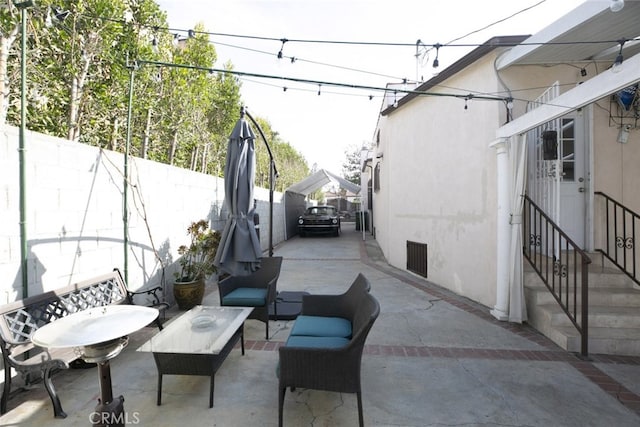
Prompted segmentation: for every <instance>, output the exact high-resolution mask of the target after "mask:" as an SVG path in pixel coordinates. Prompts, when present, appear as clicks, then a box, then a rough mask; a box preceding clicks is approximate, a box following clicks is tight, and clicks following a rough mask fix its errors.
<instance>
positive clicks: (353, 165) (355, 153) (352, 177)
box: [342, 144, 362, 185]
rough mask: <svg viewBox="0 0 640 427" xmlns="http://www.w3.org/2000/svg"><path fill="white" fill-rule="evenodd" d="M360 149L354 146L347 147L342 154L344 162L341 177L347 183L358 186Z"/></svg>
mask: <svg viewBox="0 0 640 427" xmlns="http://www.w3.org/2000/svg"><path fill="white" fill-rule="evenodd" d="M361 151H362V147H358V146H356V145H354V144H352V145H350V146H348V147H347V149H346V150H345V152H344V155H345V161H344V163H342V176H343V177H344V179H346V180H347V181H350V182H353V183H354V184H357V185H360V175H361V170H360V152H361Z"/></svg>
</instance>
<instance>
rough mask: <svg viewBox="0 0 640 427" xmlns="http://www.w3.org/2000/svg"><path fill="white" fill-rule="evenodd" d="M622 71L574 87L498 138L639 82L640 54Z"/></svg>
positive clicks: (505, 128)
mask: <svg viewBox="0 0 640 427" xmlns="http://www.w3.org/2000/svg"><path fill="white" fill-rule="evenodd" d="M618 68H619V71H618V70H616V71H617V72H613V71H612V70H611V69H609V70H606V71H604V72H602V73H600V74H598V75H597V76H595V77H593V78H591V79H589V80H587V81H585V82H584V83H582V84H580V85H578V86H576V87H575V88H573V89H571V90H569V91H567V92H565V93H563V94H562V95H560V96H558V97H556V98H554V99H553V100H552V101H551V103H548V104H544V105H542V106H540V107H538V108H536V109H534V110H532V111H530V112H528V113H526V114H524V115H522V116H520V117H518V118H517V119H515V120H513V121H511V122H509V123H507V124H506V125H504V126H502V127H500V128H499V129H498V130H497V131H496V137H497V138H509V137H511V136H513V135H519V134H523V133H525V132H527V131H529V130H531V129H533V128H535V127H537V126H540V125H542V124H544V123H547V122H549V121H551V120H553V119H556V118H558V117H561V116H563V115H565V114H567V113H569V112H571V111H574V110H577V109H579V108H582V107H585V106H587V105H589V104H591V103H593V102H595V101H597V100H598V99H601V98H604V97H606V96H610V95H612V94H614V93H616V92H618V91H619V90H621V89H624V88H626V87H628V86H631V85H634V84H636V83H638V82H640V54H638V55H635V56H634V57H632V58H629V59H625V60H624V62H623V63H622V65H620V66H619V67H618Z"/></svg>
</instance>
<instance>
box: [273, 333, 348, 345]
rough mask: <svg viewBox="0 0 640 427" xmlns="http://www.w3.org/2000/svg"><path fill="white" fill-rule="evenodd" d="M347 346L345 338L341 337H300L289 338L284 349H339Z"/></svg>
mask: <svg viewBox="0 0 640 427" xmlns="http://www.w3.org/2000/svg"><path fill="white" fill-rule="evenodd" d="M347 344H349V340H348V339H347V338H342V337H302V336H295V335H293V336H291V335H290V336H289V339H287V343H286V344H285V346H286V347H306V348H341V347H344V346H346V345H347Z"/></svg>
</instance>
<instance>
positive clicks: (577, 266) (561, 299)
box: [523, 196, 591, 357]
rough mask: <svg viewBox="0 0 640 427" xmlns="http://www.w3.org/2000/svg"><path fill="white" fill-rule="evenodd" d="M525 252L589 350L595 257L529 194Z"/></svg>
mask: <svg viewBox="0 0 640 427" xmlns="http://www.w3.org/2000/svg"><path fill="white" fill-rule="evenodd" d="M523 236H524V242H523V253H524V256H525V258H527V260H529V262H530V263H531V265H532V266H533V268H534V270H535V271H536V272H537V273H538V275H539V276H540V278H541V279H542V281H543V282H544V284H545V286H546V287H547V289H549V291H550V292H551V293H552V294H553V296H554V298H555V300H556V301H557V302H558V304H560V307H562V310H563V311H564V312H565V313H566V314H567V316H568V317H569V319H570V320H571V323H573V325H574V326H575V328H576V329H577V331H578V333H579V334H580V353H581V355H582V356H583V357H587V355H588V350H589V348H588V347H589V345H588V342H589V264H591V258H589V256H588V255H587V254H586V253H585V252H584V251H583V250H582V249H580V247H579V246H578V245H577V244H576V243H575V242H573V240H571V238H569V236H568V235H567V234H566V233H565V232H563V231H562V230H561V229H560V227H558V225H557V224H556V223H555V222H553V220H552V219H551V218H549V216H548V215H547V214H545V213H544V212H543V211H542V210H541V209H540V208H539V207H538V206H537V205H536V204H535V203H534V202H533V200H531V199H530V198H529V197H528V196H524V211H523Z"/></svg>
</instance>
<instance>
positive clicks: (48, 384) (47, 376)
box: [42, 368, 67, 418]
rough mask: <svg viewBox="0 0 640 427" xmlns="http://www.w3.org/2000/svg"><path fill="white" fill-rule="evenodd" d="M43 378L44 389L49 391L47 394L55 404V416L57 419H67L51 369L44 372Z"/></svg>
mask: <svg viewBox="0 0 640 427" xmlns="http://www.w3.org/2000/svg"><path fill="white" fill-rule="evenodd" d="M42 378H43V380H44V388H46V389H47V393H49V397H50V398H51V403H52V404H53V415H54V416H55V417H56V418H67V414H65V412H64V411H63V410H62V404H61V403H60V398H59V397H58V393H56V389H55V387H54V386H53V382H52V381H51V368H47V369H45V370H43V371H42Z"/></svg>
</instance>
